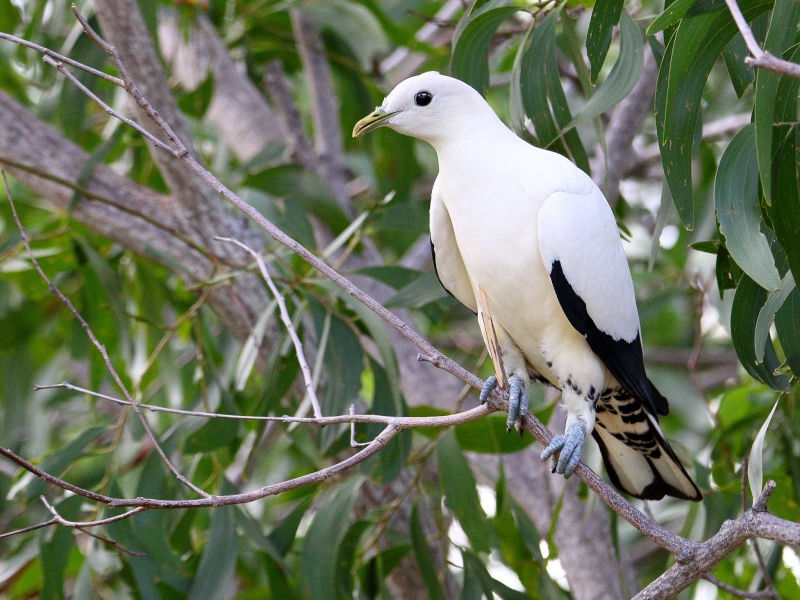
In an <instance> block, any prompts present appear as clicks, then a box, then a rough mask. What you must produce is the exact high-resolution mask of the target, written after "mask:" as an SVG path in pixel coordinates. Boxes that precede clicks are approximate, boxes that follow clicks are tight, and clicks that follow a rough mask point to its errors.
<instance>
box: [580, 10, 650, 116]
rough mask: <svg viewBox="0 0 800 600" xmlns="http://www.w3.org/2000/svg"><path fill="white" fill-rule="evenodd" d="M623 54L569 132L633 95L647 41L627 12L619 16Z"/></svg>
mask: <svg viewBox="0 0 800 600" xmlns="http://www.w3.org/2000/svg"><path fill="white" fill-rule="evenodd" d="M619 28H620V51H619V58H617V62H616V63H614V66H613V67H612V69H611V72H610V73H609V74H608V78H607V79H606V80H605V81H604V82H603V85H601V86H600V87H599V88H598V89H597V91H596V92H595V94H594V95H593V96H592V97H591V98H590V99H589V101H588V102H587V103H586V104H585V105H584V106H583V108H582V109H581V110H580V111H579V112H578V114H576V115H575V117H574V118H573V119H572V121H570V123H569V125H567V126H566V128H565V129H569V128H571V127H575V126H577V125H580V124H581V123H585V122H586V121H589V120H591V119H594V118H595V117H597V116H599V115H601V114H603V113H604V112H606V111H608V110H610V109H611V108H613V107H614V106H616V105H617V104H619V102H620V101H622V100H623V99H624V98H625V97H626V96H627V95H628V94H630V92H631V90H632V89H633V87H634V86H635V85H636V82H637V81H639V76H640V75H641V74H642V66H643V64H644V42H643V39H642V32H641V30H640V29H639V26H638V25H637V24H636V23H635V22H634V21H633V19H631V17H630V16H629V15H628V13H627V12H624V11H623V12H622V15H621V16H620V17H619Z"/></svg>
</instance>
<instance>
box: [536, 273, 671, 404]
mask: <svg viewBox="0 0 800 600" xmlns="http://www.w3.org/2000/svg"><path fill="white" fill-rule="evenodd" d="M550 281H551V282H552V283H553V288H554V289H555V292H556V297H557V298H558V302H559V304H560V305H561V309H562V310H563V311H564V314H565V315H566V316H567V319H569V322H570V324H571V325H572V326H573V327H574V328H575V329H576V330H577V331H578V333H580V334H581V335H583V336H584V337H585V338H586V341H587V342H588V343H589V347H590V348H591V349H592V352H594V353H595V354H596V355H597V356H598V357H599V358H600V360H602V361H603V363H604V364H605V365H606V367H607V368H608V370H609V371H611V374H612V375H613V376H614V378H615V379H616V380H617V381H619V383H620V384H621V385H622V387H624V388H625V390H627V391H628V392H629V393H630V394H631V395H632V396H634V397H635V398H636V399H637V400H639V402H641V403H642V405H643V406H644V407H645V408H646V409H647V410H648V412H650V413H651V414H652V415H654V416H655V415H666V414H667V413H668V412H669V404H668V403H667V399H666V398H664V396H662V395H661V394H660V393H659V391H658V390H657V389H656V387H655V386H654V385H653V384H652V382H651V381H650V380H649V379H648V378H647V374H646V373H645V370H644V357H643V356H642V342H641V339H640V337H639V335H638V334H637V335H636V339H634V340H633V341H632V342H626V341H625V340H621V339H620V340H615V339H614V338H613V337H612V336H610V335H609V334H607V333H605V332H603V331H600V329H598V327H597V325H595V324H594V321H592V319H591V317H590V316H589V312H588V311H587V310H586V302H584V301H583V299H581V297H580V296H578V294H577V293H575V290H574V289H572V286H571V285H570V283H569V281H567V277H566V276H565V275H564V271H563V269H562V268H561V261H558V260H556V261H554V262H553V265H552V270H551V271H550Z"/></svg>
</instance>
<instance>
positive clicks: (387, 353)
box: [319, 280, 402, 414]
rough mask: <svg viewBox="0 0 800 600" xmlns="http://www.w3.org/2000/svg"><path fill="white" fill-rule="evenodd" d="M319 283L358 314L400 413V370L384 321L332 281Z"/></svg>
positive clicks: (396, 408) (396, 409)
mask: <svg viewBox="0 0 800 600" xmlns="http://www.w3.org/2000/svg"><path fill="white" fill-rule="evenodd" d="M319 285H320V287H323V288H325V289H326V290H328V292H330V293H332V294H335V295H336V296H337V297H338V298H339V299H340V300H342V302H344V303H345V305H346V306H347V308H349V309H350V310H352V311H353V312H354V313H356V314H357V315H358V318H359V319H361V322H362V324H363V325H364V327H366V329H367V331H369V335H370V337H371V338H372V340H373V341H374V342H375V344H377V346H378V351H379V352H380V355H381V359H382V360H383V368H384V369H386V374H387V375H388V377H389V385H390V386H391V388H392V397H393V398H394V401H395V411H398V412H397V414H400V411H402V402H401V400H400V396H401V394H400V371H399V368H398V366H397V359H396V358H395V355H394V347H393V346H392V343H391V342H390V340H389V334H388V333H387V331H386V327H387V325H386V322H385V321H384V320H383V319H382V318H381V317H379V316H378V315H376V314H375V313H374V312H372V310H371V309H369V308H367V307H366V306H364V305H363V304H362V303H361V302H359V301H358V300H356V299H355V298H353V297H352V296H351V295H350V294H348V293H347V292H345V291H344V290H343V289H342V288H340V287H339V286H338V285H336V284H335V283H333V282H332V281H327V280H326V281H322V282H320V284H319Z"/></svg>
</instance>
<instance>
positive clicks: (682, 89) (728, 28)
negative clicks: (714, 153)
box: [656, 0, 772, 230]
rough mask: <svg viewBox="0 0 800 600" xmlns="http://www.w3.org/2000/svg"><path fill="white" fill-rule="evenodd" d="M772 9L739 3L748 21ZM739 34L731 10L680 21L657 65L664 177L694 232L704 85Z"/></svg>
mask: <svg viewBox="0 0 800 600" xmlns="http://www.w3.org/2000/svg"><path fill="white" fill-rule="evenodd" d="M771 6H772V1H771V0H742V1H741V2H740V3H739V7H740V8H741V9H742V13H743V14H744V16H745V18H746V19H748V20H752V19H754V18H755V17H757V16H758V15H760V14H761V13H763V12H764V11H766V10H769V8H770V7H771ZM737 31H738V29H737V27H736V24H735V23H734V22H733V18H732V17H731V16H730V12H729V11H725V10H718V11H714V12H707V13H703V14H700V15H698V16H695V17H691V18H687V19H683V20H682V21H681V23H680V25H679V26H678V30H677V32H676V33H675V35H674V36H673V38H672V40H671V41H670V43H669V45H668V47H667V54H666V55H665V57H664V59H662V61H661V68H660V69H659V78H658V86H657V88H656V111H657V120H656V125H657V128H658V132H659V144H660V146H661V157H662V161H663V163H664V176H665V177H666V179H667V182H668V184H669V188H670V192H671V193H672V197H673V200H674V201H675V207H676V208H677V209H678V215H679V216H680V218H681V221H683V223H684V225H685V226H686V228H687V229H689V230H691V229H693V228H694V203H693V193H692V149H693V146H694V136H695V132H696V129H697V123H698V116H699V111H700V99H701V97H702V94H703V89H704V88H705V84H706V80H707V79H708V75H709V73H710V72H711V68H712V67H713V66H714V64H715V63H716V60H717V58H718V57H719V55H720V54H721V53H722V51H723V50H724V49H725V47H726V46H727V45H728V43H729V42H730V41H731V39H733V36H734V35H735V34H736V32H737Z"/></svg>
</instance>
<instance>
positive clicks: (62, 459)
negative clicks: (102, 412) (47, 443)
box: [26, 427, 105, 502]
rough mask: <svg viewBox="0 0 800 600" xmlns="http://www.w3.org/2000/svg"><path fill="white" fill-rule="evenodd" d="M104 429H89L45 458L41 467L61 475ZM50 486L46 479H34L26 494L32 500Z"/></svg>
mask: <svg viewBox="0 0 800 600" xmlns="http://www.w3.org/2000/svg"><path fill="white" fill-rule="evenodd" d="M104 430H105V429H104V428H103V427H92V428H90V429H87V430H86V431H84V432H83V433H81V434H80V435H79V436H78V437H77V438H75V439H74V440H72V441H71V442H70V443H69V444H67V445H66V446H64V447H63V448H61V449H60V450H58V451H56V452H54V453H53V454H51V455H50V456H48V457H47V458H45V459H44V460H43V461H42V463H41V464H40V465H39V467H40V468H41V469H42V471H44V472H46V473H50V474H51V475H55V476H56V477H59V476H61V475H62V474H63V473H64V471H66V470H67V468H69V467H70V466H71V465H72V464H73V463H74V462H75V461H76V460H77V459H78V457H79V456H80V455H81V454H83V451H84V450H85V449H86V447H87V446H88V445H89V444H91V443H92V442H94V441H95V440H96V439H97V438H98V437H99V436H100V434H101V433H103V431H104ZM49 486H50V484H49V483H47V482H46V481H43V480H41V479H34V480H33V481H32V482H31V484H30V485H29V486H28V492H27V494H26V497H27V500H28V501H29V502H30V501H31V500H33V499H34V498H38V497H39V496H41V495H42V494H44V493H45V491H46V490H47V488H48V487H49Z"/></svg>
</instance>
